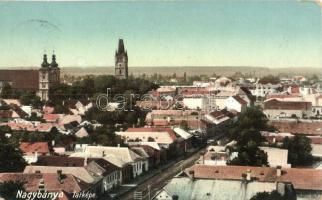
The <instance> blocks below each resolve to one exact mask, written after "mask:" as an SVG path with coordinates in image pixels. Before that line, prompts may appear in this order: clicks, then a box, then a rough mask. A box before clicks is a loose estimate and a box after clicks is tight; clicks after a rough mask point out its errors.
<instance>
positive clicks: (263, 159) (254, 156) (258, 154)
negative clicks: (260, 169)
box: [227, 140, 268, 166]
mask: <svg viewBox="0 0 322 200" xmlns="http://www.w3.org/2000/svg"><path fill="white" fill-rule="evenodd" d="M237 146H238V147H237V152H238V157H236V158H234V159H233V160H231V161H230V162H228V163H227V164H229V165H243V166H267V165H268V162H267V154H266V153H265V152H264V151H263V150H260V149H259V147H258V145H257V144H256V143H255V142H254V141H252V140H251V141H249V142H248V143H247V144H246V145H244V146H240V145H237Z"/></svg>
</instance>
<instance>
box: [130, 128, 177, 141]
mask: <svg viewBox="0 0 322 200" xmlns="http://www.w3.org/2000/svg"><path fill="white" fill-rule="evenodd" d="M126 132H167V133H168V134H169V136H170V137H171V139H172V140H176V139H177V136H176V133H175V132H174V131H173V130H172V129H171V128H161V127H152V128H147V127H144V128H128V129H127V130H126Z"/></svg>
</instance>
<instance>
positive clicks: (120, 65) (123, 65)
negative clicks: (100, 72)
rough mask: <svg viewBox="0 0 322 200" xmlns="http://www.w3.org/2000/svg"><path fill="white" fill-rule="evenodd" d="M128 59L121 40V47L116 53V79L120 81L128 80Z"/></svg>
mask: <svg viewBox="0 0 322 200" xmlns="http://www.w3.org/2000/svg"><path fill="white" fill-rule="evenodd" d="M127 63H128V57H127V52H126V50H125V48H124V42H123V39H119V46H118V49H117V51H116V52H115V77H116V78H119V79H127V78H128V65H127Z"/></svg>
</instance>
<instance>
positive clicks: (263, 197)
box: [250, 190, 296, 200]
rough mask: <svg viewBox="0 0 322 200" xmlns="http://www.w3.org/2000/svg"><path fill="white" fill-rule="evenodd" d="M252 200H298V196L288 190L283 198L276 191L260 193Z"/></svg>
mask: <svg viewBox="0 0 322 200" xmlns="http://www.w3.org/2000/svg"><path fill="white" fill-rule="evenodd" d="M250 200H296V196H295V195H294V194H291V193H290V192H288V190H286V192H285V194H284V195H283V196H282V195H281V194H280V193H278V192H277V191H276V190H274V191H272V192H258V193H257V194H256V195H255V196H253V197H252V198H251V199H250Z"/></svg>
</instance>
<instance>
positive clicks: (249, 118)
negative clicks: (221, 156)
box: [230, 106, 271, 139]
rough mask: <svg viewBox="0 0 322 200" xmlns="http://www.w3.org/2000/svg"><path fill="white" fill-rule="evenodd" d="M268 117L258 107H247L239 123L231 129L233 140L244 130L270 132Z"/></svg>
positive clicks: (240, 116)
mask: <svg viewBox="0 0 322 200" xmlns="http://www.w3.org/2000/svg"><path fill="white" fill-rule="evenodd" d="M267 122H268V119H267V117H266V115H265V114H264V113H263V112H262V111H261V110H260V109H259V108H258V107H255V106H253V107H247V108H246V109H245V110H243V111H242V112H241V113H240V115H239V116H238V121H237V122H236V123H235V124H233V127H232V128H231V129H230V137H231V139H236V138H237V137H238V136H239V133H240V132H241V131H242V130H243V129H253V130H255V131H263V130H270V129H271V127H269V126H268V124H267Z"/></svg>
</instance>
